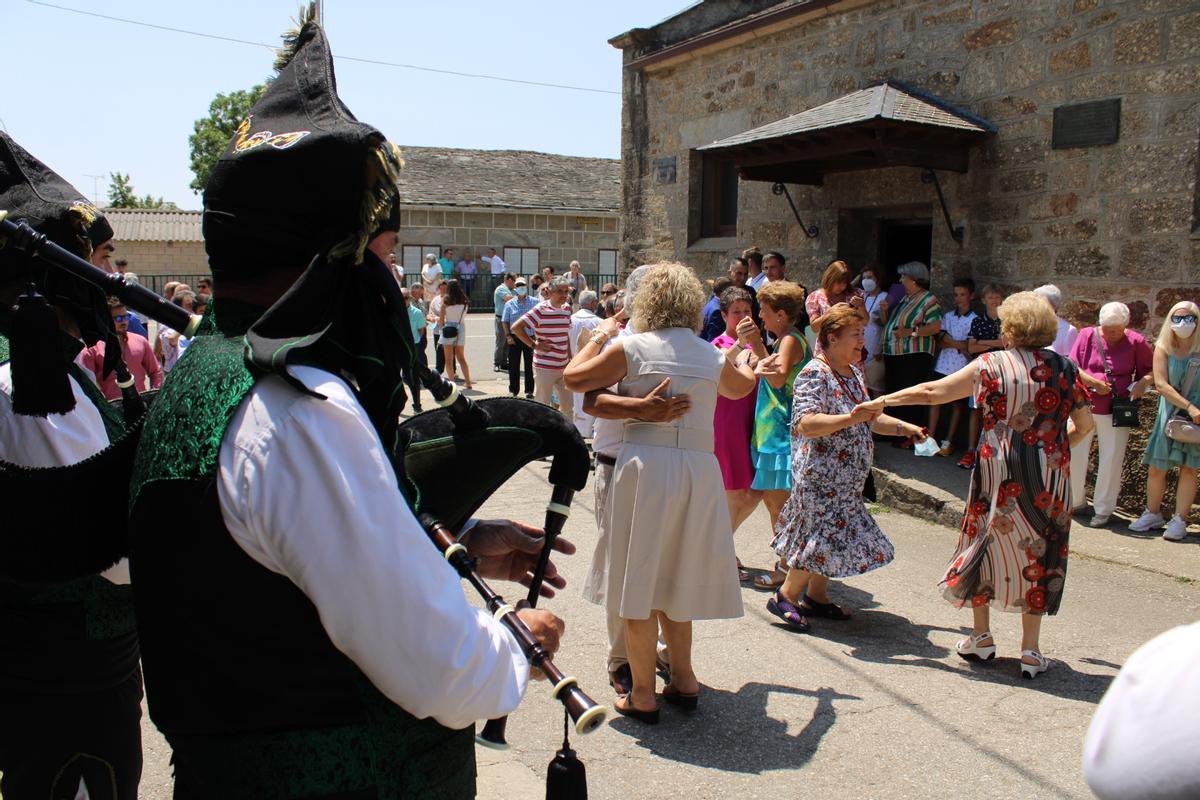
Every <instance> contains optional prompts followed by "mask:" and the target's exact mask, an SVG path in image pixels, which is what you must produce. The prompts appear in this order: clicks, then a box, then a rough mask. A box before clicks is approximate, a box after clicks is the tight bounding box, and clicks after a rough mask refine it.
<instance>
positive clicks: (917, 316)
mask: <svg viewBox="0 0 1200 800" xmlns="http://www.w3.org/2000/svg"><path fill="white" fill-rule="evenodd" d="M896 272H897V273H898V274H899V276H900V283H901V285H902V286H903V287H904V296H903V297H901V298H900V302H898V303H897V304H896V307H895V308H893V309H888V308H883V309H882V312H883V313H885V314H888V315H889V316H888V321H887V325H885V326H884V328H883V365H884V381H885V383H886V385H887V390H888V391H889V392H898V391H900V390H901V389H907V388H908V387H910V386H915V385H916V384H918V383H920V382H921V381H924V380H926V379H927V378H928V377H929V376H930V374H932V373H933V346H934V345H933V343H934V338H935V337H936V336H937V335H938V333H940V332H941V330H942V307H941V306H940V305H938V301H937V298H936V297H934V295H933V292H931V291H929V267H927V266H925V265H924V264H922V263H921V262H920V261H909V262H908V263H907V264H901V265H900V266H899V267H897V269H896ZM884 302H885V303H886V302H887V301H884ZM897 413H898V414H899V416H900V417H901V418H902V419H903V420H904V421H906V422H912V423H914V424H916V425H917V426H924V425H925V421H926V418H927V415H926V412H925V410H924V409H915V408H914V409H909V408H905V409H902V410H901V411H899V412H897ZM912 445H913V440H912V439H905V440H903V441H902V442H900V443H899V446H904V447H912Z"/></svg>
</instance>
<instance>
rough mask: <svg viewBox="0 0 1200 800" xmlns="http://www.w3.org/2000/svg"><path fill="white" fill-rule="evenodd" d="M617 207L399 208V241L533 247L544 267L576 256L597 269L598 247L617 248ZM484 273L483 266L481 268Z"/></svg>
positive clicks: (458, 248)
mask: <svg viewBox="0 0 1200 800" xmlns="http://www.w3.org/2000/svg"><path fill="white" fill-rule="evenodd" d="M617 222H618V215H617V213H616V212H589V211H580V212H555V211H535V210H530V211H528V212H526V211H514V210H451V209H445V208H420V207H410V208H402V209H401V211H400V236H399V238H398V240H397V241H398V246H404V245H431V244H436V245H440V246H441V247H442V248H443V249H444V248H447V247H453V248H454V249H455V254H456V255H461V254H462V252H463V250H464V249H466V248H470V249H471V250H472V251H473V252H475V253H483V252H485V248H487V247H495V248H496V251H497V252H499V253H501V254H503V249H504V248H505V247H537V248H539V254H538V255H539V261H540V263H541V265H542V266H547V265H551V266H554V267H555V268H556V270H558V271H559V272H561V271H563V268H565V267H566V266H567V265H568V264H570V263H571V261H578V262H579V263H580V265H581V267H582V269H583V271H585V272H595V271H596V270H597V262H598V258H599V250H601V249H605V250H616V249H617V247H618V236H617ZM481 270H482V271H484V272H486V271H487V270H486V265H483V267H481Z"/></svg>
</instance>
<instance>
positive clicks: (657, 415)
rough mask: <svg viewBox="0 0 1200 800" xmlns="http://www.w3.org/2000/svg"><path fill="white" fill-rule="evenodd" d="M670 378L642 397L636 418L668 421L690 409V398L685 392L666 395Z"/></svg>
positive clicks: (669, 385) (650, 420)
mask: <svg viewBox="0 0 1200 800" xmlns="http://www.w3.org/2000/svg"><path fill="white" fill-rule="evenodd" d="M670 387H671V379H670V378H667V379H666V380H664V381H663V382H662V383H660V384H659V385H658V386H655V387H654V389H653V390H651V392H650V394H648V395H646V396H645V397H643V398H642V407H641V410H640V411H639V412H638V413H637V415H636V418H637V419H640V420H642V421H644V422H670V421H672V420H675V419H678V418H679V417H682V416H683V415H684V414H686V413H687V412H689V411H691V410H692V400H691V398H690V397H688V396H687V395H686V394H682V395H679V396H678V397H667V396H666V393H667V389H669V388H670Z"/></svg>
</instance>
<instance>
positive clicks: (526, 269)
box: [504, 247, 541, 275]
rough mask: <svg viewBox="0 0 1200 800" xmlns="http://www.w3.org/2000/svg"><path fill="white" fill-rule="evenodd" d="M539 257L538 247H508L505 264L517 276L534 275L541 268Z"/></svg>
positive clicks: (505, 249)
mask: <svg viewBox="0 0 1200 800" xmlns="http://www.w3.org/2000/svg"><path fill="white" fill-rule="evenodd" d="M539 255H540V254H539V252H538V248H536V247H506V248H504V263H505V264H507V265H508V271H509V272H512V273H514V274H516V275H534V274H536V273H537V271H538V270H539V269H540V268H541V259H540V258H539Z"/></svg>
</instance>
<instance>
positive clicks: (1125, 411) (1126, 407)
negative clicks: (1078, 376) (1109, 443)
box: [1092, 328, 1141, 428]
mask: <svg viewBox="0 0 1200 800" xmlns="http://www.w3.org/2000/svg"><path fill="white" fill-rule="evenodd" d="M1092 331H1093V334H1094V335H1095V337H1096V344H1098V345H1099V346H1100V355H1101V356H1103V357H1104V377H1105V378H1106V379H1107V380H1108V385H1109V386H1110V387H1111V388H1112V392H1113V396H1112V425H1113V427H1114V428H1136V427H1138V425H1140V424H1141V420H1139V419H1138V408H1139V407H1140V406H1141V403H1140V402H1139V401H1137V400H1134V399H1132V398H1130V397H1117V388H1116V384H1114V383H1113V376H1112V367H1111V365H1110V364H1109V357H1108V349H1107V348H1106V347H1105V346H1104V337H1103V336H1101V335H1100V329H1099V328H1093V329H1092ZM1137 379H1138V378H1137V356H1136V355H1135V356H1134V366H1133V380H1132V381H1131V382H1130V384H1129V385H1130V386H1132V385H1133V384H1134V383H1136V382H1137ZM1131 391H1132V390H1131Z"/></svg>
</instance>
